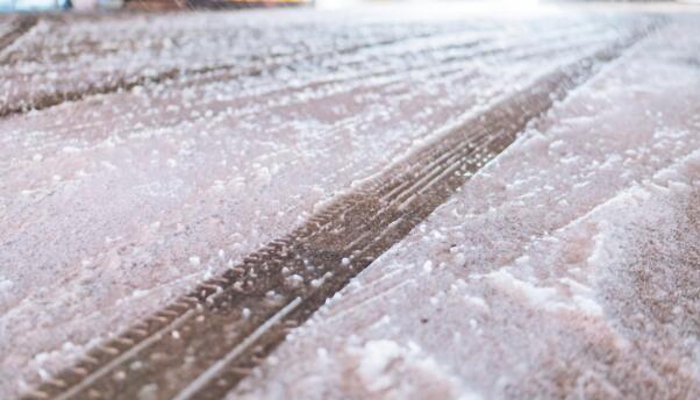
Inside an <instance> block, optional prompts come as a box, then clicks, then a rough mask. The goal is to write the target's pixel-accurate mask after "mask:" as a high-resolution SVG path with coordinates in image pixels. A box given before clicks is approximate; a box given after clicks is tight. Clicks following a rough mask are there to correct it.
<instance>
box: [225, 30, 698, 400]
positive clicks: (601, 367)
mask: <svg viewBox="0 0 700 400" xmlns="http://www.w3.org/2000/svg"><path fill="white" fill-rule="evenodd" d="M696 27H697V23H696V22H695V21H692V20H689V21H683V22H675V23H672V24H671V25H670V26H669V27H667V28H666V29H664V30H663V31H662V32H661V33H660V34H658V35H655V36H654V37H653V38H652V39H650V40H647V41H645V42H643V43H641V44H639V45H637V46H636V47H635V48H633V50H632V51H630V52H629V53H628V54H627V55H626V56H625V57H623V58H622V59H620V60H618V61H617V62H615V63H614V64H612V65H610V66H608V67H607V68H606V70H605V71H604V72H603V73H602V74H601V75H600V76H599V77H598V78H596V79H595V80H594V81H593V82H591V83H590V84H588V85H586V86H584V87H582V88H580V89H579V90H577V91H576V92H575V93H574V94H573V95H572V96H571V97H570V98H568V99H567V100H566V101H565V102H563V103H562V104H560V105H558V106H557V107H556V108H555V109H554V110H552V111H551V113H550V114H549V115H548V116H547V117H546V118H544V120H543V121H541V123H539V124H537V125H536V126H533V127H532V129H530V130H529V131H528V132H526V133H525V134H524V135H523V136H522V137H521V138H520V139H519V140H518V141H517V142H516V143H515V144H514V145H512V146H511V147H510V148H509V149H508V150H506V152H505V153H503V154H502V155H501V156H499V157H498V158H497V159H496V161H495V162H493V163H491V164H490V165H488V166H487V167H486V168H485V169H484V170H482V171H481V172H480V173H479V174H477V175H476V176H475V177H474V178H473V179H472V180H471V181H469V182H468V183H467V184H466V185H465V186H464V187H463V188H462V191H461V192H460V193H459V194H457V195H455V196H454V197H453V198H452V199H451V200H450V201H449V202H448V203H446V204H445V205H443V206H442V207H441V208H439V209H438V211H436V212H435V213H434V214H433V215H432V216H431V217H429V219H428V220H427V221H425V222H424V223H423V224H421V225H420V226H419V227H418V228H417V229H415V230H414V231H413V232H412V233H411V234H410V235H409V236H408V237H407V238H405V240H403V241H402V242H401V243H400V244H398V245H396V246H395V247H394V248H392V249H391V250H390V251H389V252H387V253H385V254H384V255H383V256H382V257H381V258H380V259H379V260H378V261H376V262H375V263H374V264H372V265H371V266H370V267H369V268H367V269H366V270H365V271H364V272H363V273H362V274H361V275H360V276H359V277H358V278H357V279H356V280H355V281H354V282H352V283H351V284H350V285H349V286H348V287H346V288H345V289H344V290H343V291H341V292H340V293H338V294H337V295H336V297H334V298H333V299H332V300H331V301H329V303H328V304H327V305H326V306H324V307H323V308H322V309H321V310H320V311H319V313H317V314H316V315H315V316H314V317H313V318H312V319H311V320H309V321H308V322H307V324H305V326H303V327H301V328H300V329H298V330H296V331H294V332H293V334H292V335H291V336H290V337H288V340H287V342H286V343H284V344H283V345H282V346H281V347H280V348H279V349H278V351H277V352H276V353H274V354H273V355H272V356H271V357H270V358H269V359H268V360H267V361H266V362H265V364H264V366H263V367H262V368H259V369H258V370H257V371H256V373H255V374H254V376H253V377H251V378H249V379H248V380H247V381H244V382H243V383H242V384H241V385H240V386H239V388H238V390H237V391H236V392H234V393H233V396H231V398H239V396H240V398H250V399H257V398H304V399H322V398H345V399H369V398H375V399H409V398H410V399H426V398H434V399H448V398H454V399H481V398H484V399H487V398H601V399H602V398H656V399H694V398H698V397H699V396H700V340H699V339H700V336H699V334H700V325H699V324H698V313H699V312H700V297H699V294H700V292H699V291H700V270H698V265H700V202H699V201H698V199H699V198H700V197H698V195H699V194H700V106H699V105H700V91H698V88H699V87H700V68H699V66H700V58H699V57H698V54H700V35H698V34H697V33H696V32H697V28H696ZM691 32H694V33H691Z"/></svg>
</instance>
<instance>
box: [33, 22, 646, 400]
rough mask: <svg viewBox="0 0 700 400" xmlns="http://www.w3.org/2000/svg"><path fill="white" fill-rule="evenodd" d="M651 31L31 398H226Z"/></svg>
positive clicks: (401, 168)
mask: <svg viewBox="0 0 700 400" xmlns="http://www.w3.org/2000/svg"><path fill="white" fill-rule="evenodd" d="M646 32H648V31H644V32H640V33H638V34H636V35H633V36H632V37H629V38H627V39H624V40H621V41H619V42H616V43H615V44H612V45H610V46H608V47H605V48H603V49H602V50H599V51H597V52H595V53H593V54H592V55H590V56H587V57H584V58H582V59H579V60H577V61H576V62H574V63H571V64H568V65H566V66H564V67H562V68H560V69H558V70H556V71H555V72H553V73H550V74H548V75H545V76H544V77H541V78H540V79H538V80H536V81H535V82H533V83H532V84H530V85H528V86H527V87H526V88H524V89H522V90H519V91H516V92H515V93H514V94H512V95H510V96H507V97H505V98H502V99H501V100H499V101H497V102H495V104H493V105H492V106H490V107H489V108H488V109H487V110H486V111H484V112H482V113H478V114H476V115H474V116H472V117H470V118H468V119H466V120H464V121H462V122H460V123H459V124H457V125H456V126H454V127H453V128H451V129H449V130H447V131H445V132H444V133H443V134H442V135H440V136H439V137H438V138H437V139H436V140H434V141H433V142H432V143H430V144H428V145H425V146H424V147H423V148H421V149H419V150H417V151H415V152H414V153H413V154H411V155H410V156H408V157H407V158H406V159H404V160H403V161H400V162H397V163H396V164H395V165H393V166H392V167H390V168H389V169H387V170H386V171H385V172H384V173H382V174H380V175H379V176H377V177H375V178H373V179H371V180H369V181H367V182H365V183H363V184H362V185H360V186H359V187H356V188H355V189H353V190H352V191H350V192H349V193H347V194H345V195H343V196H341V197H340V198H337V199H336V200H335V201H333V202H332V203H331V204H329V205H328V206H327V207H326V208H325V209H324V210H322V211H320V212H319V213H317V214H316V215H314V216H313V217H311V218H310V219H309V220H308V221H307V222H306V223H305V224H304V225H303V226H301V227H300V228H298V229H297V230H296V231H294V232H292V233H291V234H289V235H288V236H286V237H284V238H281V239H279V240H275V241H272V242H270V243H269V244H268V245H266V246H265V247H264V248H262V249H261V250H259V251H257V252H255V253H253V254H251V255H249V256H248V257H247V258H246V259H245V260H244V261H243V262H242V263H241V264H240V265H237V266H234V267H232V268H230V269H229V270H227V271H226V272H225V273H223V274H222V275H220V276H217V277H215V278H212V279H209V280H207V281H205V282H204V283H202V284H200V285H199V286H198V287H197V288H196V289H195V290H193V291H191V292H190V293H189V294H187V295H185V296H182V297H181V298H179V299H178V300H177V301H175V302H174V303H172V304H171V305H169V306H168V307H166V308H164V309H162V310H160V311H159V312H156V313H155V314H154V315H152V316H151V317H149V318H147V319H145V320H144V321H142V322H140V323H137V324H135V325H134V326H132V327H131V328H130V329H128V330H126V331H125V332H123V333H122V334H121V335H119V336H118V337H116V338H115V339H112V340H109V341H107V342H104V343H102V344H100V345H98V346H96V347H95V348H93V349H92V350H91V351H89V352H88V355H87V356H86V357H84V358H83V359H82V361H80V362H78V363H77V364H75V365H74V366H73V367H72V368H69V369H66V370H65V371H63V372H62V373H60V374H58V375H57V376H55V377H53V378H51V379H47V380H46V381H45V382H44V383H43V384H42V385H41V386H40V387H38V388H37V389H36V390H35V391H34V392H32V393H30V394H28V395H26V396H25V397H23V399H27V400H28V399H47V398H53V399H60V400H64V399H82V398H110V399H137V398H148V399H171V398H176V399H178V400H185V399H219V398H222V397H223V396H224V395H225V394H226V393H227V392H228V391H229V390H230V389H231V388H232V387H234V386H235V385H236V384H237V383H238V382H239V381H240V380H241V379H242V378H244V377H245V376H246V375H247V374H248V373H249V372H250V370H251V369H252V368H253V367H255V366H256V365H258V364H259V362H260V361H261V360H262V359H263V357H265V356H266V355H268V354H269V353H270V352H271V351H272V350H273V349H274V348H275V347H276V346H277V345H278V344H279V343H280V342H281V341H282V340H283V339H284V337H285V335H286V333H287V332H288V331H289V330H290V329H292V328H294V327H296V326H298V325H299V324H301V323H302V322H304V321H305V320H307V319H308V318H309V317H310V316H311V315H312V313H313V312H314V311H316V310H317V309H318V308H319V307H320V306H321V305H323V304H324V303H325V302H326V300H327V299H328V298H330V297H332V296H333V295H334V294H335V293H337V292H338V291H339V290H340V289H342V288H343V287H344V286H345V285H346V284H347V283H348V282H349V281H350V279H352V278H353V277H354V276H356V275H357V274H358V273H359V272H360V271H362V270H363V269H364V268H366V267H367V266H369V265H370V263H372V262H373V261H374V260H375V259H376V258H377V257H379V256H380V255H381V254H382V253H384V252H385V251H386V250H388V249H389V248H390V247H391V246H392V245H393V244H395V243H397V242H398V241H399V240H401V239H402V238H403V237H404V236H406V235H407V234H408V233H409V232H410V231H411V230H412V229H413V227H415V226H416V225H417V224H418V223H419V222H420V221H422V220H424V219H425V218H426V217H427V216H428V215H429V214H431V213H432V211H433V210H435V208H436V207H438V206H439V205H440V204H442V203H444V202H445V201H446V200H447V199H448V198H449V197H450V196H451V195H452V194H453V193H454V192H455V191H456V190H457V189H458V188H459V187H461V186H462V185H463V184H464V183H465V182H466V181H467V180H468V179H469V178H470V177H471V176H472V175H473V174H474V173H476V172H477V171H478V170H479V169H480V168H481V167H482V166H484V165H485V164H486V163H488V162H489V161H490V160H492V159H493V158H494V157H495V156H496V155H498V154H499V153H500V152H501V151H503V150H504V149H505V148H506V147H507V146H508V145H510V144H511V143H512V142H513V140H514V139H515V137H516V136H517V134H518V132H520V131H522V130H523V129H524V128H525V127H526V126H527V125H528V124H529V123H531V122H532V121H533V120H535V119H536V118H537V117H538V116H540V115H542V113H544V112H546V111H547V110H548V109H550V108H551V106H552V105H553V103H554V102H555V101H557V100H559V99H561V98H563V97H565V96H566V95H567V93H568V92H569V91H570V90H571V89H573V88H575V87H577V86H578V85H580V84H581V83H582V82H584V81H585V80H587V79H588V78H590V77H591V76H592V75H594V74H595V72H596V71H597V70H598V69H599V68H600V66H601V65H603V64H605V63H606V62H609V61H611V60H613V59H615V58H616V57H618V56H619V55H620V54H621V53H622V52H623V51H624V49H626V48H628V47H629V46H631V45H632V44H633V43H635V42H636V41H637V40H639V39H640V38H641V37H642V36H644V34H645V33H646ZM190 261H191V262H193V263H198V262H199V259H191V260H190Z"/></svg>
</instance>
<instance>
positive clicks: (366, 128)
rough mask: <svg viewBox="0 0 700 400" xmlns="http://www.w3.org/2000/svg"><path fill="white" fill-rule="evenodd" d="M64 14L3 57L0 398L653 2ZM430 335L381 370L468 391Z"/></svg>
mask: <svg viewBox="0 0 700 400" xmlns="http://www.w3.org/2000/svg"><path fill="white" fill-rule="evenodd" d="M238 16H240V18H238ZM278 17H280V18H278ZM61 18H64V17H60V18H59V17H56V18H46V19H43V18H41V19H39V20H38V22H37V23H36V25H35V26H33V27H32V28H31V29H29V30H28V31H27V32H26V33H24V34H23V35H22V36H21V37H18V38H17V39H16V40H15V41H14V42H12V43H11V45H9V46H8V47H6V48H4V49H3V50H2V54H1V56H2V57H3V60H4V63H3V64H2V66H0V75H2V77H3V84H4V85H5V88H6V90H3V91H2V95H1V96H0V97H1V98H0V114H2V115H3V118H2V119H0V132H2V134H1V135H0V225H1V226H2V227H3V229H2V230H0V243H1V244H2V247H0V265H2V266H12V268H1V267H0V397H2V398H6V397H12V396H13V395H15V394H17V393H18V392H19V391H22V390H25V389H28V388H29V387H31V386H32V385H34V384H35V383H37V382H39V381H41V379H45V378H48V377H50V376H51V375H52V374H53V373H54V372H56V371H58V370H60V369H61V368H63V367H66V366H67V365H70V363H71V362H72V361H73V360H74V359H75V357H77V356H79V355H80V354H82V353H83V352H84V351H85V350H86V349H87V348H89V347H91V346H93V345H95V344H96V343H99V341H100V340H101V339H104V338H106V337H109V336H111V335H113V334H115V333H116V332H119V331H120V330H122V329H124V328H125V327H127V326H128V325H129V324H130V323H132V322H133V321H135V320H137V319H139V318H140V317H143V316H145V315H147V314H149V313H151V312H153V311H155V310H157V309H159V308H160V307H162V306H163V305H164V304H166V303H167V302H168V301H170V300H172V299H173V298H175V297H176V296H177V295H179V294H182V293H183V292H184V291H185V290H186V289H187V288H189V287H191V286H192V285H194V284H195V283H197V282H199V281H201V280H202V279H207V278H210V277H212V276H214V275H216V274H217V273H220V272H221V271H223V270H225V269H226V268H229V267H231V266H233V265H235V264H236V263H238V262H239V261H240V260H241V259H242V258H243V257H244V256H245V255H247V254H249V253H250V252H252V251H254V250H256V249H257V248H259V247H260V246H261V245H262V244H264V243H266V242H268V241H270V240H272V239H275V238H278V237H281V236H282V235H284V234H286V233H288V232H289V231H290V230H292V229H293V228H294V227H296V226H298V225H299V224H301V223H302V222H303V221H305V219H306V218H307V217H308V216H309V215H311V213H312V212H313V211H314V210H315V209H317V208H318V206H319V205H322V204H324V202H326V201H328V200H329V199H332V198H333V197H334V196H336V195H337V194H338V193H339V192H341V191H343V190H348V188H352V187H353V183H354V182H357V181H361V180H363V179H367V178H368V177H370V176H372V175H374V174H376V173H379V172H380V171H382V170H383V169H384V168H385V167H386V166H387V165H388V164H389V163H390V162H391V160H393V159H395V158H397V157H400V156H402V155H404V154H406V152H408V151H409V150H410V149H413V148H415V147H416V146H419V145H420V144H421V143H422V142H423V141H424V140H425V139H426V137H427V136H429V135H430V133H432V132H435V131H437V130H439V129H440V128H442V127H444V126H446V125H450V123H453V122H454V120H456V119H458V118H460V116H462V115H463V114H464V113H465V112H469V111H470V110H476V109H479V108H483V107H486V106H487V105H488V104H490V103H491V102H492V101H493V99H494V98H496V97H498V96H507V94H508V93H510V92H511V91H513V90H516V89H517V88H518V87H520V86H521V85H526V84H527V83H529V82H531V81H533V80H534V79H536V78H537V77H539V76H541V75H543V74H546V73H547V72H549V71H551V70H553V69H555V68H557V66H560V65H564V64H567V63H570V62H572V61H574V60H577V59H580V58H581V57H582V56H585V55H587V54H591V53H593V52H595V51H597V50H599V49H601V48H604V47H605V46H608V45H610V44H611V43H612V42H615V41H616V40H619V39H624V38H625V37H626V36H628V35H630V34H631V32H633V31H634V30H635V29H636V28H638V27H643V26H646V25H647V22H648V21H649V19H650V18H649V17H646V16H628V15H617V16H603V15H585V14H584V15H570V14H562V15H561V16H560V18H556V19H549V20H548V21H549V22H547V25H546V26H545V25H543V20H542V18H532V17H528V18H521V19H509V20H507V21H506V20H501V19H498V18H491V19H479V20H474V19H472V20H470V19H469V18H468V14H463V15H461V16H459V18H457V17H456V16H449V15H448V16H447V18H446V17H445V16H443V17H441V19H440V18H438V19H425V20H422V19H421V18H415V19H414V20H412V21H410V22H402V21H400V20H397V18H396V17H392V18H390V17H389V16H386V15H385V16H381V17H376V16H373V15H351V16H348V15H346V14H344V13H336V14H327V15H325V14H324V15H319V14H316V13H313V12H311V13H297V12H294V11H279V12H277V13H273V14H269V15H263V14H261V13H242V14H235V16H234V14H230V13H222V14H211V13H192V14H184V15H169V16H166V17H163V16H152V17H146V16H133V18H131V17H129V18H128V17H126V16H119V15H117V16H103V17H100V18H98V19H97V20H94V19H91V18H90V17H88V16H75V17H74V18H76V20H75V21H71V23H65V21H61ZM73 22H74V23H73ZM171 28H172V29H171ZM103 29H108V30H109V32H110V34H109V35H106V36H105V35H101V34H100V32H102V30H103ZM349 30H352V31H353V32H354V33H353V34H352V35H348V34H347V32H348V31H349ZM192 60H196V62H193V61H192ZM51 66H53V67H51ZM16 105H19V106H18V107H15V106H16ZM435 268H436V269H437V268H439V266H438V264H436V266H435ZM380 343H381V342H380ZM414 344H415V345H411V344H409V343H401V344H397V347H396V348H395V351H392V352H388V353H386V354H385V355H383V356H381V357H377V359H376V360H375V361H374V362H371V363H365V364H364V365H365V366H366V369H365V370H366V371H376V370H377V369H384V368H385V367H389V366H394V365H397V366H398V365H404V366H405V370H406V371H416V372H415V373H416V374H418V373H425V374H428V375H430V374H434V375H435V378H434V379H437V380H438V381H440V380H445V382H452V383H450V385H452V386H454V387H455V388H457V389H454V388H453V389H448V391H449V393H452V391H453V390H458V391H459V392H463V391H464V390H466V389H465V388H462V387H458V386H459V384H460V381H456V380H454V379H452V378H449V376H450V373H451V372H450V370H451V367H449V366H444V367H443V365H442V364H439V365H440V368H437V369H436V368H433V367H432V366H433V365H437V364H435V363H439V361H438V360H437V359H436V361H430V358H429V356H428V355H429V352H428V353H425V352H426V351H429V349H425V348H423V346H421V345H418V343H417V342H416V343H414ZM374 348H376V346H374V347H373V346H369V347H368V346H367V344H365V343H363V344H361V345H360V346H359V347H358V348H357V349H356V352H355V353H353V354H355V355H354V356H353V357H360V356H358V355H361V354H366V353H372V352H373V349H374ZM314 351H315V350H314ZM360 358H363V357H360ZM395 359H396V360H399V359H400V360H404V361H401V362H399V361H396V360H395ZM418 359H421V360H424V361H421V362H419V363H417V364H416V363H415V362H414V361H415V360H418ZM363 368H364V367H363ZM421 371H422V372H421ZM407 373H408V372H407ZM371 375H372V373H365V375H364V378H363V379H368V377H370V376H371ZM426 376H427V375H426ZM445 376H447V378H443V377H445ZM358 379H360V378H358ZM425 379H426V382H428V381H432V380H434V379H433V378H425ZM392 382H394V378H390V377H389V378H387V379H385V380H382V381H381V382H379V383H376V384H369V385H370V386H371V387H385V386H386V387H391V386H392V385H393V383H392ZM453 384H454V385H453ZM426 385H427V384H426ZM452 386H450V387H452ZM436 390H443V387H442V385H438V386H437V387H436Z"/></svg>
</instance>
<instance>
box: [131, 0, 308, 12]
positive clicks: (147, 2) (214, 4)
mask: <svg viewBox="0 0 700 400" xmlns="http://www.w3.org/2000/svg"><path fill="white" fill-rule="evenodd" d="M313 4H314V0H126V6H127V8H130V9H135V10H169V9H183V8H206V9H224V8H247V7H294V6H309V5H313Z"/></svg>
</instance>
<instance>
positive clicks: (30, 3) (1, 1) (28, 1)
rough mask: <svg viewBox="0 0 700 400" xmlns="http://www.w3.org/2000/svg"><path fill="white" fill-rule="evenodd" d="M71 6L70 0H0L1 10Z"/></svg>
mask: <svg viewBox="0 0 700 400" xmlns="http://www.w3.org/2000/svg"><path fill="white" fill-rule="evenodd" d="M66 8H70V1H69V0H0V11H3V12H9V11H45V10H62V9H66Z"/></svg>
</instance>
